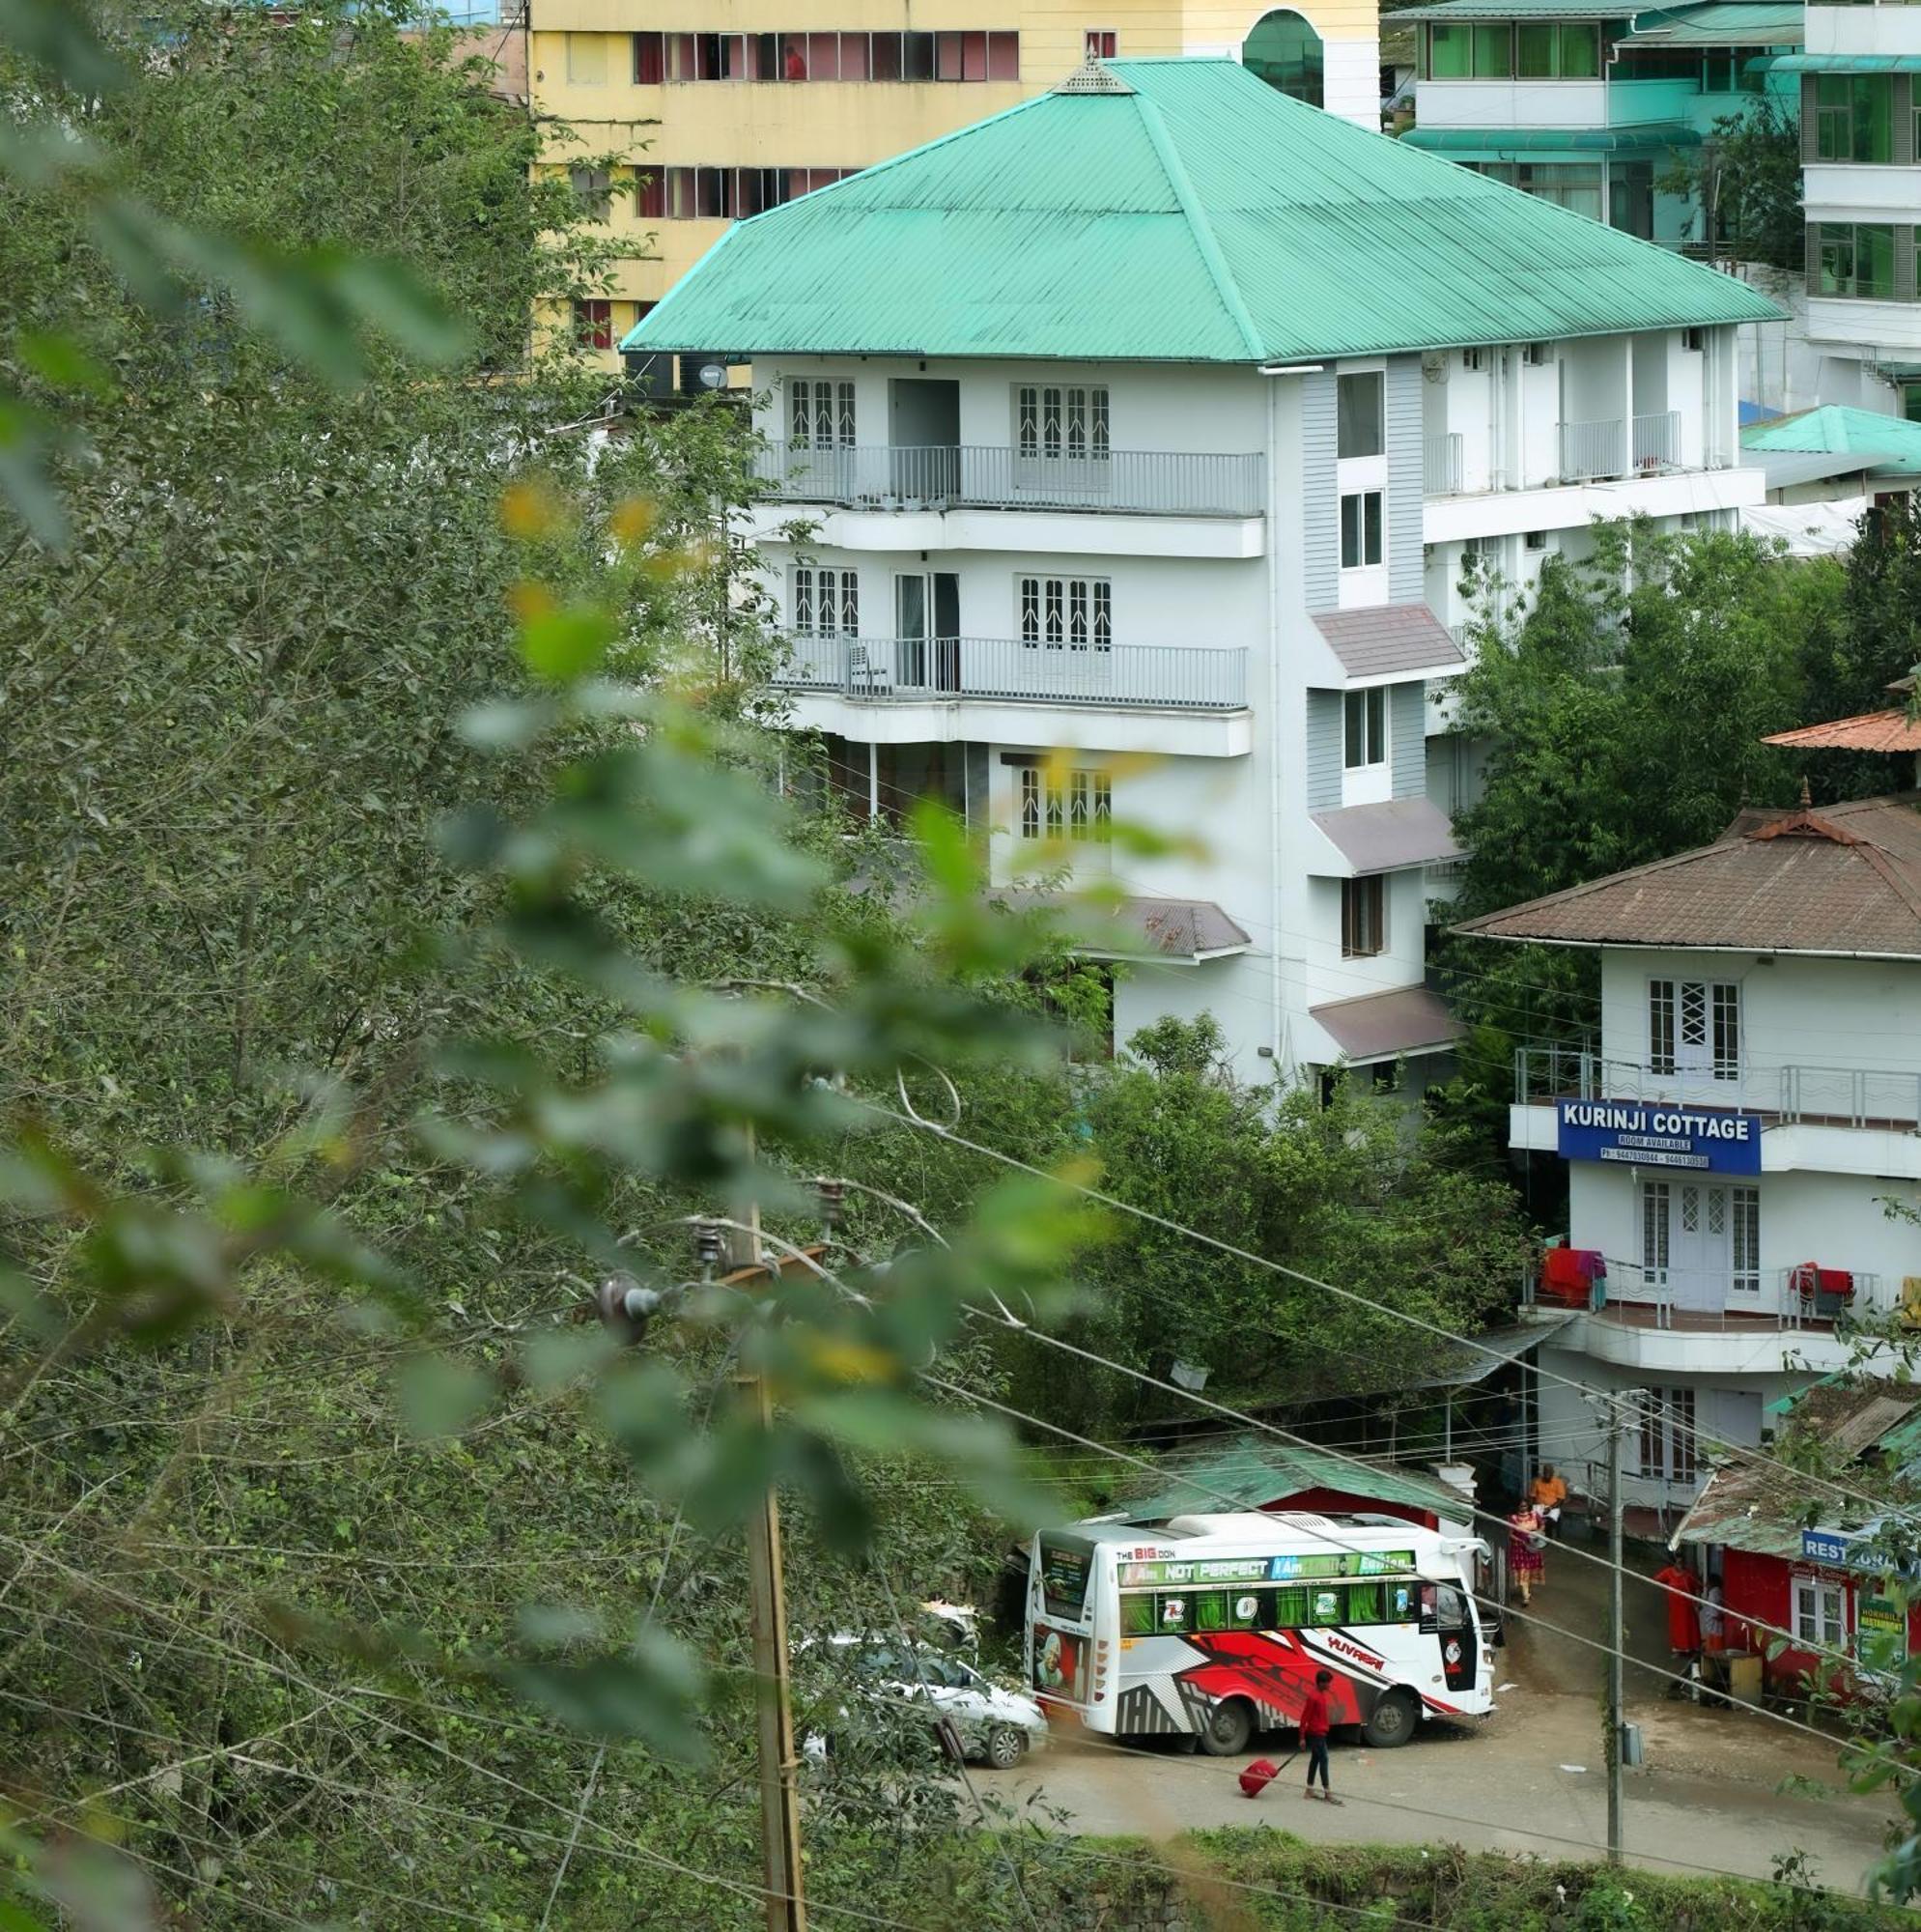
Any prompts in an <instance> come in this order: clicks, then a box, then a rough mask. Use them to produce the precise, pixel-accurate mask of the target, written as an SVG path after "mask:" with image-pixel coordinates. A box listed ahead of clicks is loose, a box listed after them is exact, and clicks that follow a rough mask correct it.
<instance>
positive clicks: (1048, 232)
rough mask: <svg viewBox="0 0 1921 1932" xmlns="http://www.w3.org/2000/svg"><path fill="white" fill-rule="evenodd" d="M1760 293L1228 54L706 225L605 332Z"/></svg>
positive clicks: (1048, 101)
mask: <svg viewBox="0 0 1921 1932" xmlns="http://www.w3.org/2000/svg"><path fill="white" fill-rule="evenodd" d="M1779 315H1780V311H1779V310H1778V309H1776V308H1775V306H1774V304H1773V303H1772V302H1770V301H1768V300H1767V299H1766V298H1765V297H1763V296H1760V295H1757V294H1756V293H1754V292H1753V291H1752V290H1750V289H1748V288H1747V287H1745V286H1744V285H1743V284H1742V283H1740V282H1737V281H1736V280H1735V279H1734V278H1733V277H1732V276H1729V275H1719V274H1715V273H1713V272H1711V271H1710V270H1707V269H1703V268H1701V267H1699V266H1697V265H1696V264H1694V263H1692V262H1688V261H1685V260H1683V259H1681V257H1680V256H1678V255H1675V254H1672V253H1670V252H1669V251H1668V250H1666V249H1663V248H1657V247H1654V246H1653V245H1652V244H1650V243H1648V242H1644V241H1635V240H1633V239H1632V238H1631V237H1629V236H1625V235H1622V234H1620V233H1618V232H1617V231H1615V230H1614V229H1611V228H1608V227H1605V226H1603V225H1602V224H1601V223H1600V222H1597V221H1590V220H1589V219H1588V218H1587V217H1586V216H1584V215H1579V214H1573V213H1568V211H1566V210H1564V209H1560V208H1555V207H1552V206H1550V205H1549V204H1548V203H1546V202H1544V201H1540V200H1537V199H1536V198H1535V197H1534V196H1532V195H1526V194H1522V193H1519V192H1517V191H1516V190H1514V189H1512V188H1509V187H1505V186H1503V185H1500V184H1498V183H1495V182H1490V181H1486V180H1484V179H1483V178H1482V177H1481V176H1479V175H1476V174H1474V173H1472V172H1471V171H1469V170H1468V169H1465V168H1457V167H1455V166H1454V165H1453V164H1452V163H1450V162H1447V161H1443V160H1440V159H1438V158H1436V157H1435V156H1430V155H1424V154H1422V153H1421V152H1420V150H1419V149H1417V148H1412V147H1409V146H1407V145H1406V144H1405V143H1404V142H1400V141H1394V140H1390V139H1388V138H1387V137H1386V136H1384V135H1381V134H1376V133H1372V132H1370V131H1369V130H1367V129H1365V128H1356V127H1353V126H1352V125H1350V124H1349V123H1347V122H1345V121H1342V120H1340V119H1338V118H1337V117H1336V116H1334V115H1331V114H1323V113H1322V112H1320V110H1319V109H1317V108H1314V107H1309V106H1306V105H1304V104H1303V103H1302V102H1300V101H1297V100H1291V99H1287V97H1285V95H1282V94H1280V93H1278V92H1277V91H1276V90H1275V89H1273V88H1271V87H1269V86H1267V85H1266V84H1265V83H1264V82H1262V81H1260V80H1258V79H1257V78H1256V76H1255V75H1253V74H1252V73H1250V72H1248V71H1247V70H1246V69H1244V68H1242V67H1241V66H1240V65H1239V64H1238V63H1237V62H1234V61H1229V60H1162V61H1116V62H1114V63H1112V64H1111V66H1110V67H1108V68H1107V69H1106V70H1103V71H1097V72H1096V73H1095V75H1094V76H1092V78H1091V79H1090V78H1089V77H1088V76H1087V75H1085V74H1084V75H1082V76H1077V77H1076V80H1075V81H1073V82H1070V83H1068V84H1067V85H1066V86H1065V87H1064V88H1062V89H1057V90H1056V91H1054V92H1053V93H1051V94H1043V95H1039V96H1036V97H1035V98H1033V99H1031V100H1027V101H1023V102H1022V103H1021V104H1020V105H1018V106H1016V107H1011V108H1008V109H1007V110H1006V111H1005V112H1004V113H1002V114H998V115H995V116H994V117H992V118H991V119H989V120H986V121H982V122H980V123H978V124H976V125H975V127H972V128H963V129H961V130H960V131H959V132H958V133H954V134H949V135H946V136H945V137H944V138H943V139H941V140H938V141H934V142H931V143H929V144H928V145H927V146H925V147H922V148H917V149H915V150H913V151H912V152H911V153H909V154H906V155H902V156H898V157H897V158H895V159H893V160H891V161H884V162H882V163H881V164H880V165H879V166H877V167H872V168H868V169H866V170H865V171H864V172H863V173H861V174H857V175H851V176H849V177H848V178H847V179H846V180H845V181H842V182H838V183H836V184H835V185H833V186H831V187H825V188H819V189H816V190H815V191H814V192H813V193H812V194H809V195H806V196H804V197H803V198H802V199H801V200H799V201H795V202H790V203H788V204H787V205H786V206H785V207H783V208H777V209H773V210H770V211H769V212H768V213H765V214H758V215H755V216H754V217H753V218H752V219H751V220H748V221H743V222H741V223H739V224H738V225H736V226H735V227H733V228H730V229H729V230H728V231H727V232H726V233H725V235H723V236H722V237H721V239H720V241H719V242H717V243H716V244H715V246H714V247H713V248H712V249H710V250H709V251H708V253H707V254H706V255H705V256H704V257H703V258H702V259H701V260H700V262H699V263H697V264H696V265H695V267H694V268H693V270H692V271H691V272H690V273H689V274H687V275H685V276H683V277H682V279H681V280H680V282H679V283H678V284H677V285H676V286H675V288H674V289H673V290H672V292H671V293H670V294H669V295H668V296H667V298H665V300H664V301H663V302H662V303H661V304H660V306H659V307H658V308H656V309H655V310H654V311H653V313H652V314H650V315H649V316H648V317H647V318H646V319H645V320H644V321H643V322H642V323H640V325H639V326H638V327H636V328H635V329H634V330H633V331H632V332H631V333H630V334H629V335H628V337H627V339H626V342H625V343H624V345H623V346H624V347H626V348H631V349H705V350H714V351H720V352H728V353H735V354H743V355H777V354H790V355H808V354H819V355H944V356H988V355H992V356H1022V357H1031V356H1063V357H1070V356H1071V357H1074V358H1076V359H1114V360H1133V361H1178V362H1197V361H1200V362H1239V363H1246V362H1258V361H1268V360H1276V361H1288V360H1299V359H1302V358H1308V357H1314V356H1322V355H1366V354H1370V353H1381V352H1384V351H1388V350H1414V349H1438V348H1448V347H1455V346H1460V345H1464V344H1472V343H1483V342H1522V341H1537V340H1542V339H1547V338H1552V337H1557V336H1558V337H1566V336H1572V335H1596V334H1607V333H1613V332H1615V331H1617V330H1631V329H1644V328H1660V327H1680V326H1683V325H1692V324H1708V323H1734V322H1746V321H1757V320H1766V321H1774V320H1778V319H1779Z"/></svg>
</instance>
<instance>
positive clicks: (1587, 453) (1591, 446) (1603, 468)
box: [1561, 416, 1627, 483]
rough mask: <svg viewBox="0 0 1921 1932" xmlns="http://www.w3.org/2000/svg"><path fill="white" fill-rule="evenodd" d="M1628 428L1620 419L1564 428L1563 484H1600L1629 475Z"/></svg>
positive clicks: (1570, 423)
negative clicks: (1612, 478) (1609, 479)
mask: <svg viewBox="0 0 1921 1932" xmlns="http://www.w3.org/2000/svg"><path fill="white" fill-rule="evenodd" d="M1626 431H1627V425H1626V424H1625V423H1624V421H1623V420H1622V419H1621V417H1619V416H1611V417H1608V418H1607V419H1605V420H1603V421H1599V422H1565V423H1563V424H1562V425H1561V480H1562V482H1564V483H1598V482H1602V481H1605V480H1607V479H1608V478H1611V477H1616V476H1624V475H1626V474H1627V435H1626Z"/></svg>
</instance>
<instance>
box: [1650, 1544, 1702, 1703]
mask: <svg viewBox="0 0 1921 1932" xmlns="http://www.w3.org/2000/svg"><path fill="white" fill-rule="evenodd" d="M1654 1581H1655V1582H1656V1583H1658V1584H1659V1585H1660V1586H1661V1588H1662V1589H1663V1590H1664V1591H1665V1592H1666V1593H1667V1600H1668V1648H1669V1649H1670V1650H1671V1651H1673V1652H1674V1667H1675V1673H1676V1678H1677V1679H1678V1680H1681V1681H1674V1682H1670V1683H1669V1685H1668V1695H1669V1696H1670V1697H1684V1696H1686V1695H1688V1694H1689V1691H1690V1689H1691V1688H1692V1687H1691V1686H1690V1684H1689V1683H1688V1682H1686V1681H1685V1680H1688V1679H1691V1678H1693V1677H1696V1676H1698V1675H1699V1674H1700V1663H1701V1604H1702V1598H1701V1585H1700V1582H1699V1581H1698V1579H1697V1578H1696V1577H1695V1575H1694V1572H1693V1571H1692V1570H1690V1569H1688V1567H1687V1566H1686V1565H1685V1564H1684V1563H1682V1562H1681V1561H1680V1560H1679V1559H1678V1558H1676V1557H1673V1556H1670V1557H1669V1558H1668V1560H1667V1564H1666V1566H1665V1567H1664V1568H1662V1569H1659V1570H1656V1571H1655V1572H1654Z"/></svg>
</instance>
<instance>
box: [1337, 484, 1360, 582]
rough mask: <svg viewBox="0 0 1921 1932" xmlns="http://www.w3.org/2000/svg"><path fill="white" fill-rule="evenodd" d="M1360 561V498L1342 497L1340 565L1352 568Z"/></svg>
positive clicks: (1344, 568)
mask: <svg viewBox="0 0 1921 1932" xmlns="http://www.w3.org/2000/svg"><path fill="white" fill-rule="evenodd" d="M1360 561H1361V499H1360V497H1342V499H1341V567H1342V570H1353V569H1355V568H1357V567H1358V565H1359V564H1360Z"/></svg>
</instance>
